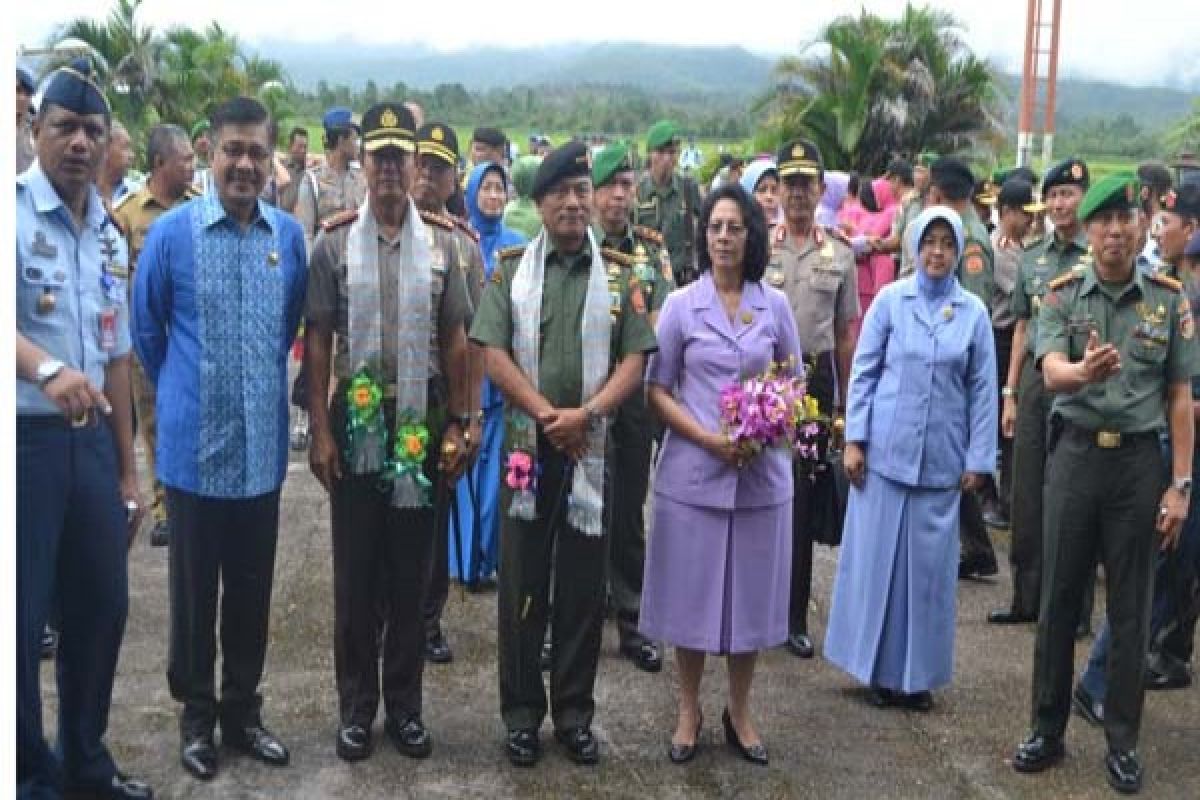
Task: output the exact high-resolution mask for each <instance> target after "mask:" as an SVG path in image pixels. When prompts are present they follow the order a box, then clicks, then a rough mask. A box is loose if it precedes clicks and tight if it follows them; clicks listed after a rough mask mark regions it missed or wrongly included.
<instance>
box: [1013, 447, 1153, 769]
mask: <svg viewBox="0 0 1200 800" xmlns="http://www.w3.org/2000/svg"><path fill="white" fill-rule="evenodd" d="M1166 484H1167V476H1166V469H1165V466H1164V464H1163V459H1162V454H1161V450H1160V449H1159V443H1158V438H1157V436H1155V435H1153V434H1151V435H1142V436H1140V437H1138V438H1136V439H1133V440H1130V441H1127V442H1125V443H1124V444H1123V446H1122V447H1120V448H1117V449H1102V448H1099V447H1097V446H1096V445H1095V442H1094V437H1092V438H1091V439H1090V440H1089V438H1088V437H1087V436H1086V435H1083V434H1081V433H1077V432H1074V430H1073V429H1071V428H1068V429H1067V430H1066V431H1064V433H1063V435H1062V437H1061V439H1060V441H1059V442H1058V444H1057V446H1056V447H1055V448H1054V451H1053V454H1052V455H1051V456H1050V459H1049V462H1048V464H1047V484H1046V521H1045V543H1044V548H1043V556H1042V558H1043V580H1042V592H1041V595H1042V597H1041V601H1042V607H1041V615H1040V619H1039V620H1038V630H1037V641H1036V645H1035V648H1034V665H1033V727H1034V730H1036V731H1037V732H1038V733H1041V734H1046V735H1052V736H1061V735H1062V734H1063V732H1064V731H1065V730H1066V727H1067V720H1068V717H1069V714H1070V710H1071V682H1072V678H1073V666H1074V650H1075V629H1076V626H1077V625H1078V624H1079V620H1080V616H1081V606H1082V601H1083V593H1084V587H1085V586H1086V585H1087V583H1088V581H1089V580H1090V578H1091V576H1092V575H1094V573H1095V564H1096V561H1097V558H1098V557H1099V558H1100V559H1102V561H1103V564H1104V573H1105V575H1106V577H1107V581H1108V603H1107V613H1108V622H1109V626H1110V628H1111V631H1112V645H1111V649H1110V651H1109V656H1108V693H1107V695H1106V697H1105V702H1104V712H1105V715H1104V728H1105V733H1106V735H1107V737H1108V743H1109V746H1110V747H1113V748H1119V749H1122V750H1128V749H1133V748H1134V747H1136V746H1137V738H1138V729H1139V727H1140V725H1141V716H1142V701H1143V693H1142V670H1143V665H1144V662H1145V654H1146V645H1147V638H1148V631H1149V627H1150V596H1151V589H1152V586H1153V577H1152V576H1153V570H1154V557H1155V553H1156V552H1157V550H1158V542H1159V538H1158V536H1157V535H1156V534H1155V532H1154V523H1155V519H1156V515H1157V513H1158V503H1159V498H1160V497H1161V496H1162V492H1163V489H1164V488H1165V487H1166Z"/></svg>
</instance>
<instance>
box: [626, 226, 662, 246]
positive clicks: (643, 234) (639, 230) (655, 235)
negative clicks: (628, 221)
mask: <svg viewBox="0 0 1200 800" xmlns="http://www.w3.org/2000/svg"><path fill="white" fill-rule="evenodd" d="M633 232H634V234H635V235H637V236H639V237H640V238H642V239H645V240H646V241H647V242H651V243H652V244H656V245H659V246H661V245H662V243H663V236H662V234H661V233H659V232H658V231H656V230H654V228H648V227H646V226H645V225H634V226H633Z"/></svg>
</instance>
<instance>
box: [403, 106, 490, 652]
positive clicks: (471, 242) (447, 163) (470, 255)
mask: <svg viewBox="0 0 1200 800" xmlns="http://www.w3.org/2000/svg"><path fill="white" fill-rule="evenodd" d="M416 138H417V161H416V164H417V172H416V179H415V182H414V185H413V200H414V201H415V202H416V204H417V208H418V209H419V210H420V213H421V219H422V220H424V222H425V224H426V226H428V228H429V230H431V231H435V232H437V235H438V236H444V237H446V238H447V239H448V240H449V242H450V246H451V247H452V249H453V250H454V260H453V266H454V267H455V268H457V269H458V271H459V272H460V273H461V275H462V278H463V280H464V281H465V283H466V287H467V295H468V297H469V299H470V301H471V306H470V307H471V312H470V313H468V315H467V325H468V326H469V325H470V321H471V315H472V314H473V313H474V309H475V308H476V307H477V306H478V304H479V298H480V295H481V294H482V292H483V282H484V274H485V272H484V264H483V253H482V252H481V251H480V250H479V240H478V237H477V235H476V234H475V232H474V231H472V230H470V229H469V228H468V227H467V225H466V224H465V223H464V222H462V220H460V219H458V218H457V217H454V216H453V215H451V214H450V213H449V211H447V209H446V204H447V203H448V202H449V201H450V198H451V197H452V196H454V194H455V192H456V191H458V182H457V181H456V179H455V178H456V170H457V168H458V159H459V152H458V136H457V135H456V134H455V132H454V128H452V127H450V126H449V125H447V124H446V123H444V122H427V123H425V124H424V125H422V126H421V127H420V128H419V129H418V130H417V137H416ZM458 379H459V380H461V381H464V382H466V384H468V386H469V397H470V402H469V405H470V408H469V409H468V412H469V413H470V419H469V420H467V421H465V424H466V427H465V428H464V431H465V433H466V446H467V450H468V453H467V455H468V460H473V459H474V458H475V456H476V454H477V453H478V449H479V444H480V442H481V441H482V437H483V423H482V417H481V413H480V408H481V405H482V400H481V398H480V391H481V389H482V384H483V353H482V351H480V350H479V349H478V348H474V347H472V350H471V357H470V358H469V359H468V370H467V373H465V374H464V375H462V376H459V378H458ZM449 486H451V487H453V486H454V484H453V483H451V484H449ZM456 499H457V498H456V496H455V492H453V491H451V492H450V493H449V494H447V493H442V494H439V496H438V498H437V502H438V503H439V504H440V505H441V513H439V515H438V519H439V520H440V521H441V523H442V524H441V525H440V526H439V528H438V530H437V532H436V535H437V539H436V541H435V542H434V546H433V547H434V550H433V561H432V567H431V569H432V578H431V580H430V584H429V591H428V592H427V593H426V596H425V605H424V608H423V611H422V614H423V615H424V619H425V635H426V642H425V657H426V659H428V660H429V661H430V662H432V663H435V664H445V663H447V662H449V661H451V660H453V658H454V652H453V650H451V649H450V645H449V643H448V642H447V641H446V636H445V633H444V631H443V630H442V612H443V610H444V609H445V607H446V600H447V599H448V598H449V593H450V563H449V561H450V555H449V550H450V543H449V534H450V526H451V525H452V524H454V523H453V520H451V519H450V516H451V515H450V513H449V509H450V507H451V505H453V504H454V503H455V502H456Z"/></svg>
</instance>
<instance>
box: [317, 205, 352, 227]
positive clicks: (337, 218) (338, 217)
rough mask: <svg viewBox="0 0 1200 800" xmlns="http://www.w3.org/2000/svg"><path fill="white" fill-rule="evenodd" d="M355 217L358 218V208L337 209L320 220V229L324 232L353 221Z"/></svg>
mask: <svg viewBox="0 0 1200 800" xmlns="http://www.w3.org/2000/svg"><path fill="white" fill-rule="evenodd" d="M356 219H358V209H357V208H347V209H346V210H345V211H339V212H337V213H336V214H333V215H331V216H328V217H326V218H325V219H324V220H322V222H321V230H323V231H326V232H328V231H332V230H336V229H337V228H340V227H342V226H343V225H346V224H348V223H351V222H354V220H356Z"/></svg>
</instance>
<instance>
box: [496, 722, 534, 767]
mask: <svg viewBox="0 0 1200 800" xmlns="http://www.w3.org/2000/svg"><path fill="white" fill-rule="evenodd" d="M504 746H505V750H506V752H507V753H508V760H509V762H511V763H512V765H513V766H514V767H532V766H533V765H534V764H536V763H537V762H538V759H539V758H541V757H542V742H541V740H540V739H538V732H537V731H536V730H533V729H532V728H514V729H513V730H511V731H509V732H508V741H507V742H506V743H505V745H504Z"/></svg>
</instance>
